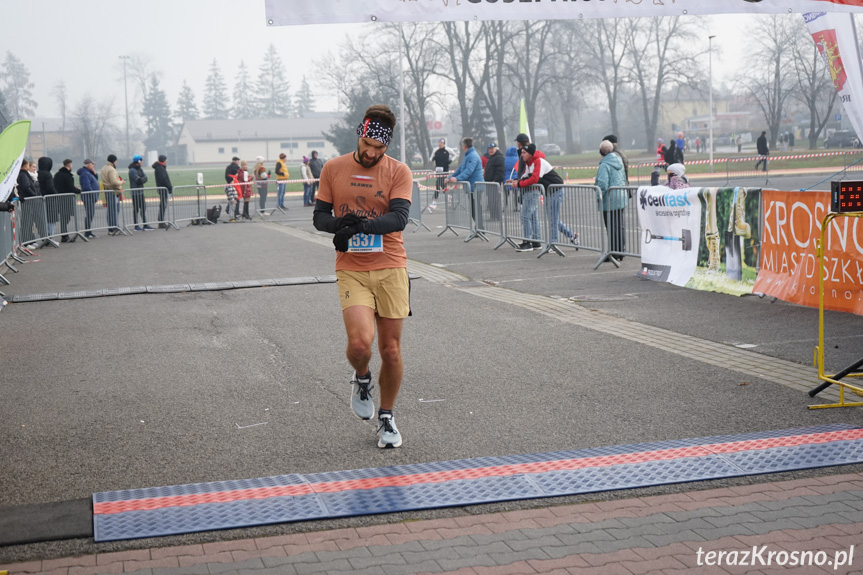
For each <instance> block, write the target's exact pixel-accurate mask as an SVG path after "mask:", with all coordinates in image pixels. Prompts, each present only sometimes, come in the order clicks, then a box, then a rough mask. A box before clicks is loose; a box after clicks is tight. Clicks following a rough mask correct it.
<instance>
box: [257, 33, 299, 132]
mask: <svg viewBox="0 0 863 575" xmlns="http://www.w3.org/2000/svg"><path fill="white" fill-rule="evenodd" d="M255 88H256V90H255V96H256V99H257V103H258V111H259V113H260V116H261V117H262V118H286V117H288V116H290V115H291V96H290V92H289V89H290V84H289V83H288V78H287V75H286V74H285V66H284V64H282V59H281V58H280V57H279V53H278V52H276V47H275V45H273V44H270V46H269V47H268V48H267V53H266V54H264V60H263V63H262V64H261V67H260V68H259V69H258V83H257V86H256V87H255Z"/></svg>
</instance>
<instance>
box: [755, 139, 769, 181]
mask: <svg viewBox="0 0 863 575" xmlns="http://www.w3.org/2000/svg"><path fill="white" fill-rule="evenodd" d="M755 147H756V148H757V149H758V156H759V158H758V161H757V162H755V171H758V166H759V164H762V163H763V164H764V169H763V171H765V172H766V171H767V156H769V155H770V148H768V147H767V131H766V130H765V131H762V132H761V135H760V136H758V140H756V141H755Z"/></svg>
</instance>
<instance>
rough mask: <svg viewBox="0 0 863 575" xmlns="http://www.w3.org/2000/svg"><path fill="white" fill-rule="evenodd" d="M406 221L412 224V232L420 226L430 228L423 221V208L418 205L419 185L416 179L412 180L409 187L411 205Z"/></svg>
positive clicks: (429, 229)
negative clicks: (411, 184)
mask: <svg viewBox="0 0 863 575" xmlns="http://www.w3.org/2000/svg"><path fill="white" fill-rule="evenodd" d="M408 222H409V223H411V224H414V229H413V231H414V232H416V231H417V230H418V229H420V226H422V227H424V228H425V229H426V230H428V231H431V228H430V227H428V226H427V225H425V224H424V223H423V210H422V208H421V207H420V186H419V183H417V182H416V181H414V183H413V186H412V188H411V207H410V211H409V212H408Z"/></svg>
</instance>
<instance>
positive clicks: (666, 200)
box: [638, 186, 761, 295]
mask: <svg viewBox="0 0 863 575" xmlns="http://www.w3.org/2000/svg"><path fill="white" fill-rule="evenodd" d="M683 192H686V195H685V200H684V203H685V204H686V205H685V206H684V207H682V208H681V207H678V206H677V205H674V206H670V205H669V204H680V203H681V198H680V197H675V194H681V193H683ZM760 192H761V190H759V189H757V188H756V189H753V188H722V189H720V188H688V189H685V190H671V189H669V188H666V187H664V186H655V187H650V188H640V189H639V191H638V196H639V210H638V217H639V222H640V224H641V228H642V230H644V231H643V234H642V240H641V241H642V244H641V250H642V252H641V254H642V256H641V261H642V269H641V272H640V273H639V276H640V277H643V278H646V279H652V280H655V281H667V282H670V283H673V284H675V285H681V286H685V287H688V288H691V289H698V290H704V291H715V292H720V293H727V294H732V295H744V294H750V293H752V291H753V286H754V284H755V276H756V272H757V266H758V262H759V255H760V251H759V248H760V239H759V238H760V233H759V230H760V226H759V222H758V218H759V214H760V202H761V193H760ZM669 194H671V195H669ZM663 204H664V205H663ZM660 230H662V233H660ZM656 236H659V237H656Z"/></svg>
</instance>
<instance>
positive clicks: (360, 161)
mask: <svg viewBox="0 0 863 575" xmlns="http://www.w3.org/2000/svg"><path fill="white" fill-rule="evenodd" d="M354 157H355V159H356V161H357V163H358V164H359V165H361V166H362V167H364V168H373V167H375V166H376V165H377V163H378V162H380V161H381V160H383V159H384V155H383V154H381V155H380V156H378V157H377V158H376V159H374V160H367V159H366V158H364V157H363V155H362V154H361V153H360V145H359V144H357V152H356V156H354Z"/></svg>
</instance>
